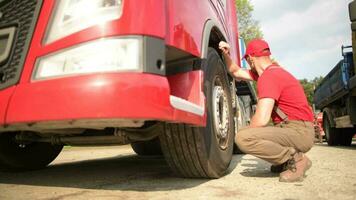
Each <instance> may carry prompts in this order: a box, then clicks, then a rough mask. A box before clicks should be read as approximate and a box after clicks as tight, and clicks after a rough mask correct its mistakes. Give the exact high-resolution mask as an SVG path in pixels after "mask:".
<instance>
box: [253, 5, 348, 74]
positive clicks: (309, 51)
mask: <svg viewBox="0 0 356 200" xmlns="http://www.w3.org/2000/svg"><path fill="white" fill-rule="evenodd" d="M350 1H351V0H313V1H310V0H299V1H295V0H294V1H292V0H269V1H266V0H252V3H253V5H254V7H255V11H254V17H255V18H256V19H257V20H258V21H260V25H261V28H262V31H263V33H264V36H265V39H266V40H267V41H268V42H269V43H270V46H271V49H272V53H273V55H274V57H275V58H276V59H277V60H279V61H280V63H281V64H282V65H285V66H286V68H287V69H288V70H289V71H290V72H292V74H294V75H295V76H296V77H297V78H300V79H301V78H308V79H312V78H314V77H315V76H320V75H323V76H324V75H326V74H327V73H328V71H330V70H331V68H332V67H333V66H334V65H335V64H336V63H337V62H338V61H339V60H340V59H341V53H340V47H341V45H343V44H345V45H347V44H350V43H351V30H350V22H349V19H348V3H349V2H350Z"/></svg>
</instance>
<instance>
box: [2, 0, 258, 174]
mask: <svg viewBox="0 0 356 200" xmlns="http://www.w3.org/2000/svg"><path fill="white" fill-rule="evenodd" d="M0 13H1V14H0V166H1V167H0V168H2V169H10V170H28V169H38V168H42V167H45V166H46V165H48V164H49V163H50V162H51V161H52V160H53V159H55V158H56V156H57V155H58V154H59V153H60V151H61V149H62V147H63V146H64V145H72V146H75V145H80V146H88V145H124V144H131V146H132V148H133V149H134V151H135V152H136V153H137V154H140V155H156V154H163V155H164V156H165V158H166V160H167V163H168V164H169V166H170V167H171V169H172V170H173V172H174V173H175V174H177V175H179V176H183V177H198V178H201V177H205V178H218V177H221V176H223V175H224V174H225V173H226V172H227V169H228V166H229V164H230V161H231V156H232V151H233V144H234V137H235V130H237V127H236V126H238V124H237V123H235V121H236V112H238V108H237V104H236V102H237V100H236V99H237V97H238V96H240V93H239V91H241V95H243V96H249V97H250V99H251V101H254V98H255V96H254V91H253V88H251V87H249V86H247V87H245V86H246V84H245V86H243V84H244V83H243V84H242V83H241V84H240V83H239V82H236V81H235V80H234V79H233V78H232V77H231V76H230V75H229V74H228V72H227V70H226V67H225V64H224V62H223V60H222V57H221V53H220V51H219V49H218V44H219V42H220V41H227V42H228V43H230V44H231V55H232V58H233V59H234V60H235V62H237V63H238V61H239V60H240V55H239V51H240V49H239V37H238V32H237V31H238V25H237V16H236V9H235V2H234V1H233V0H208V1H194V0H184V1H178V0H145V1H141V0H56V1H51V0H2V1H0ZM240 85H241V86H240ZM241 88H243V89H241ZM248 106H251V104H248ZM243 117H244V118H246V117H249V116H245V115H244V116H243Z"/></svg>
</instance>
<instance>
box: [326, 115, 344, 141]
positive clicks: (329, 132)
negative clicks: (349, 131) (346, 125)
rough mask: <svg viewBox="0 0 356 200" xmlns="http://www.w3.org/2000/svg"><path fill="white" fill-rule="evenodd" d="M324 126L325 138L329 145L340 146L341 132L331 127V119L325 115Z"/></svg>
mask: <svg viewBox="0 0 356 200" xmlns="http://www.w3.org/2000/svg"><path fill="white" fill-rule="evenodd" d="M323 126H324V131H325V137H326V141H327V143H328V145H329V146H336V145H338V144H339V142H340V130H339V129H337V128H333V127H331V124H330V119H329V118H328V116H327V115H326V114H325V113H324V115H323Z"/></svg>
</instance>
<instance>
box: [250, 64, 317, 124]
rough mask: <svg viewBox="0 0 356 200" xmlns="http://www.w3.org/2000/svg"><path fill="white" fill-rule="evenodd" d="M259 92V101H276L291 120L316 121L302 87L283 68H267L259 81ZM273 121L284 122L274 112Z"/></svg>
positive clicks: (274, 66)
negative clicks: (265, 99)
mask: <svg viewBox="0 0 356 200" xmlns="http://www.w3.org/2000/svg"><path fill="white" fill-rule="evenodd" d="M254 78H255V77H254ZM257 91H258V98H259V99H263V98H272V99H274V100H275V101H276V102H275V105H277V106H278V107H279V108H280V109H281V110H282V111H283V112H284V113H285V114H286V115H287V116H288V119H289V120H303V121H311V122H312V121H313V120H314V116H313V113H312V111H311V109H310V107H309V104H308V101H307V98H306V96H305V93H304V90H303V87H302V85H301V84H300V83H299V81H298V80H297V79H296V78H294V77H293V76H292V75H291V74H290V73H288V72H287V71H286V70H284V69H283V68H281V67H279V66H276V65H271V66H269V67H267V68H266V70H265V71H264V72H263V73H262V74H261V76H260V77H258V79H257ZM272 120H273V122H274V123H278V122H281V121H282V119H281V118H280V117H279V116H278V115H277V114H276V113H275V112H272Z"/></svg>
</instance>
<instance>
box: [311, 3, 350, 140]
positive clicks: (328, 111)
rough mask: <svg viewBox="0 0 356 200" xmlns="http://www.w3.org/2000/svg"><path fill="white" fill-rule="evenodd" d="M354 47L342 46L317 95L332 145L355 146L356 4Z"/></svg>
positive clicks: (327, 136) (317, 89)
mask: <svg viewBox="0 0 356 200" xmlns="http://www.w3.org/2000/svg"><path fill="white" fill-rule="evenodd" d="M349 14H350V20H351V29H352V46H342V47H341V55H342V60H340V61H339V62H338V63H337V65H336V66H335V67H334V68H333V69H332V70H331V71H330V72H329V73H328V75H327V76H326V77H325V78H324V79H323V81H322V82H321V84H320V85H319V86H318V87H317V88H316V90H315V92H314V103H315V105H316V107H317V108H318V109H321V110H322V112H323V128H324V132H325V137H326V140H327V143H328V144H329V145H331V146H334V145H345V146H349V145H351V143H352V138H353V136H354V134H355V133H356V128H355V127H356V75H355V74H356V65H355V63H354V60H355V53H354V52H356V1H353V2H351V3H350V4H349Z"/></svg>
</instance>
